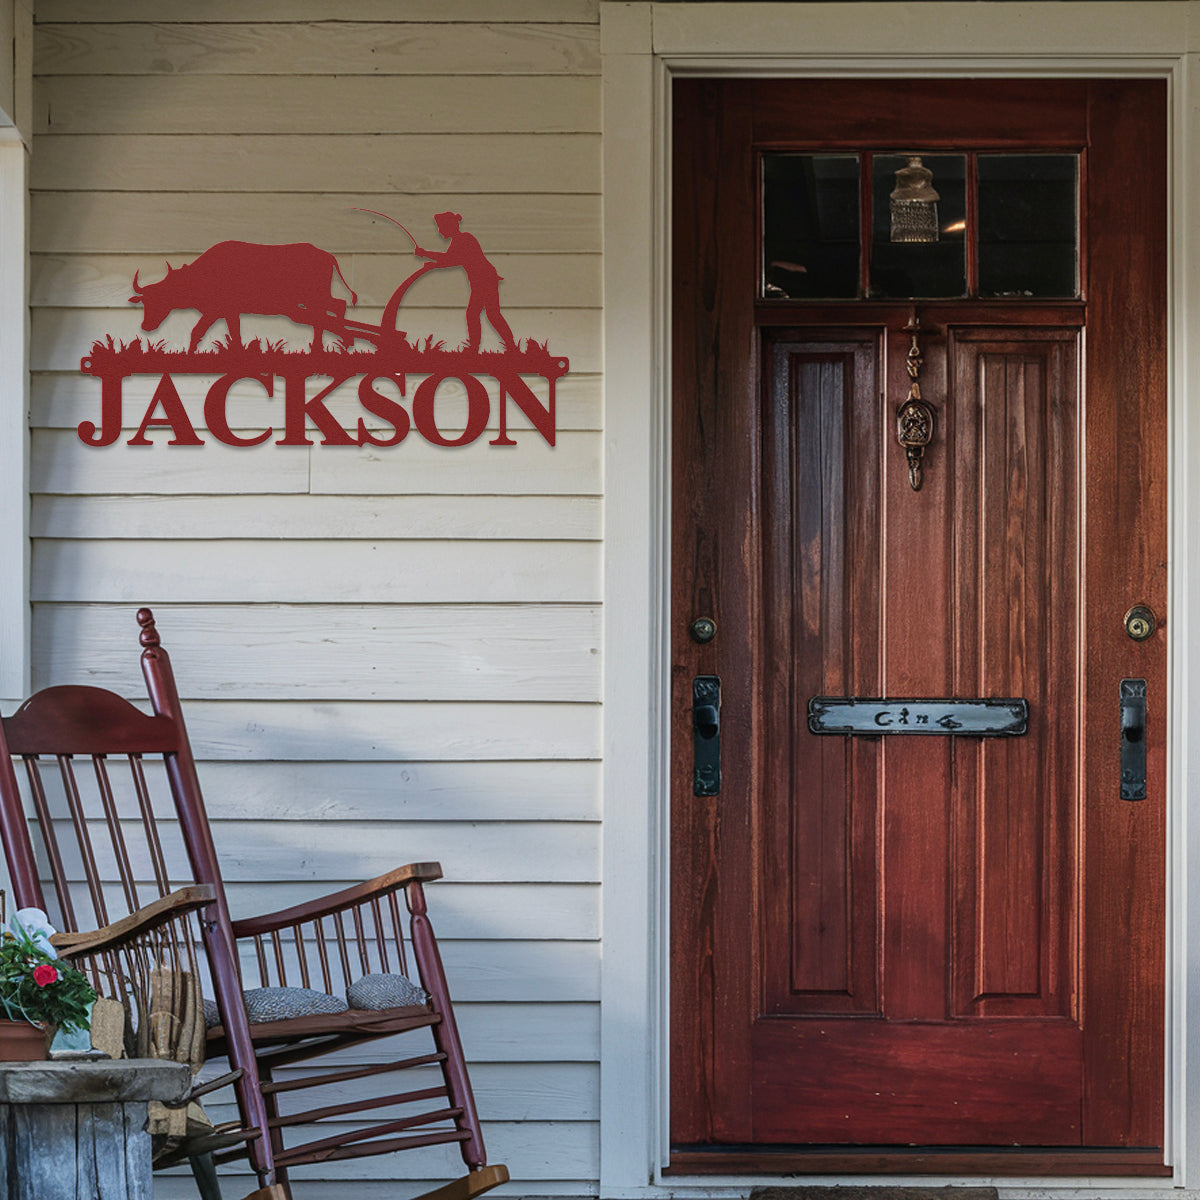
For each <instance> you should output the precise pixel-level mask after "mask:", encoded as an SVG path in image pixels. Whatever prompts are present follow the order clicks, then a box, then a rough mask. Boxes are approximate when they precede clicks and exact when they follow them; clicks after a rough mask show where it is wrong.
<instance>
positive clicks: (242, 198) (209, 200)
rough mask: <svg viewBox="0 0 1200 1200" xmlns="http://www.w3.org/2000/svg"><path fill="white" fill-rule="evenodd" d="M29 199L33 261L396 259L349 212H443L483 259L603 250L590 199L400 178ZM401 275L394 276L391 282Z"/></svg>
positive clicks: (425, 216) (391, 230) (595, 202)
mask: <svg viewBox="0 0 1200 1200" xmlns="http://www.w3.org/2000/svg"><path fill="white" fill-rule="evenodd" d="M163 169H164V170H166V169H167V165H166V164H165V163H164V165H163ZM36 197H37V198H36V201H35V202H34V204H33V209H32V212H31V214H30V234H29V237H30V248H31V250H32V251H33V252H34V253H38V254H41V253H46V254H137V255H143V254H144V255H146V256H147V258H148V260H149V261H150V262H151V263H154V262H155V261H156V260H158V259H160V258H162V257H171V256H174V257H176V258H179V257H180V256H186V257H192V256H194V255H197V254H199V253H200V252H201V251H202V250H204V249H206V248H207V247H209V246H211V245H213V244H214V243H215V242H223V241H227V240H230V239H233V240H241V241H249V242H264V243H267V244H274V243H279V242H288V241H297V242H312V243H314V244H315V245H318V246H321V247H323V248H324V249H326V250H329V251H331V252H332V253H334V254H337V255H338V256H339V257H340V256H341V255H343V254H395V255H397V256H401V257H402V256H403V254H404V251H403V248H402V243H401V242H400V240H399V239H400V238H402V237H403V236H404V235H403V234H402V233H400V231H399V230H398V229H396V228H395V226H393V225H391V224H389V223H388V222H387V221H380V220H378V219H374V220H368V219H367V218H366V217H365V216H364V215H363V214H362V213H356V212H353V211H352V210H353V209H354V208H356V207H363V208H374V209H377V210H379V211H381V212H386V213H387V214H388V215H389V216H392V217H394V218H395V219H396V220H398V221H403V222H404V224H405V225H409V220H405V218H406V217H407V218H409V219H410V220H412V221H413V223H414V224H415V223H418V222H424V223H425V228H428V227H429V224H430V223H431V220H432V217H433V214H434V213H437V212H441V211H443V210H445V209H449V208H452V209H453V210H454V211H455V212H457V213H460V214H461V215H462V218H463V227H464V228H465V229H469V230H470V232H471V233H473V234H474V235H475V236H476V237H477V238H478V239H479V240H480V242H481V243H482V245H483V247H484V250H485V251H486V252H487V254H489V255H492V254H497V255H498V254H571V253H577V254H599V253H600V252H601V249H602V245H601V232H600V197H599V196H593V195H583V196H580V195H573V194H569V193H548V192H547V193H533V192H531V193H529V194H517V195H508V194H503V193H498V194H488V195H473V196H468V197H464V196H462V195H461V194H459V193H455V192H449V193H445V192H438V193H430V194H425V193H421V194H415V193H411V192H409V191H408V190H407V188H406V186H405V183H404V177H403V175H402V174H401V175H399V177H398V179H397V186H396V189H395V191H394V192H390V193H388V194H386V195H379V194H377V193H374V192H368V191H361V190H360V191H353V192H347V191H342V192H335V193H321V194H315V195H314V194H303V195H301V194H293V193H280V192H274V193H239V192H221V193H219V194H211V193H199V194H198V193H193V192H172V191H163V192H154V191H153V190H146V191H139V192H138V193H136V194H130V193H128V192H121V191H112V192H86V193H79V192H39V193H37V194H36ZM409 228H410V229H411V228H412V226H411V225H409ZM413 232H414V234H415V233H416V231H415V230H413ZM430 240H431V241H432V239H430ZM428 248H429V249H436V245H435V246H431V247H428ZM409 261H412V260H409ZM414 266H415V264H414ZM406 273H407V272H405V271H404V269H403V268H401V269H400V270H399V271H397V276H396V281H397V283H398V282H399V281H400V280H401V279H403V278H404V276H405V274H406ZM504 282H505V283H507V282H508V278H507V277H506V278H505V281H504ZM501 287H503V284H502V285H501ZM123 302H124V298H123V297H121V296H120V295H119V294H116V295H114V296H113V303H123Z"/></svg>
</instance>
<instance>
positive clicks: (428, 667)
mask: <svg viewBox="0 0 1200 1200" xmlns="http://www.w3.org/2000/svg"><path fill="white" fill-rule="evenodd" d="M159 615H160V617H161V618H162V619H163V621H164V625H169V627H170V628H171V629H172V630H173V633H172V640H171V646H172V649H171V657H172V660H173V662H174V664H175V669H176V674H177V675H178V677H179V687H180V693H181V695H182V696H183V698H184V699H191V698H192V697H195V698H196V699H210V700H212V699H262V700H272V699H285V698H296V699H307V700H312V699H342V698H355V699H361V700H369V699H381V700H505V701H522V700H543V701H545V700H563V701H578V702H584V703H595V702H597V701H598V700H599V690H600V670H599V667H600V661H599V659H600V655H599V642H600V622H599V613H598V611H597V610H596V609H595V608H594V607H591V606H585V605H528V606H518V605H474V606H472V605H453V604H446V605H432V606H422V605H403V606H391V605H374V606H370V607H364V606H356V605H343V606H336V605H324V604H306V605H257V606H246V605H234V604H231V605H207V606H178V607H176V606H169V607H168V606H163V607H162V608H161V609H160V610H159ZM113 616H114V614H113V612H112V610H111V609H109V608H108V607H107V606H100V605H41V604H39V605H35V606H34V614H33V625H34V629H33V675H34V681H35V684H36V685H37V686H42V685H43V681H50V680H56V681H59V682H61V681H62V680H65V679H74V680H75V681H77V682H86V683H90V684H92V685H94V686H96V687H106V688H111V689H112V690H113V691H116V692H120V693H123V694H126V695H131V696H136V695H140V694H143V692H144V684H143V682H142V679H141V675H140V671H139V669H138V665H137V660H136V659H135V658H134V657H133V656H132V655H131V654H130V653H129V647H128V637H127V635H126V633H125V622H124V621H121V622H120V625H121V629H120V635H121V636H119V637H117V636H115V635H116V632H117V631H116V628H115V627H116V624H117V622H116V621H115V620H114V619H113ZM347 681H350V682H349V683H348V682H347ZM348 692H349V693H352V697H347V695H346V693H348ZM358 737H359V738H360V739H361V740H363V741H369V740H370V732H369V730H367V729H363V730H362V731H361V732H360V733H359V734H358Z"/></svg>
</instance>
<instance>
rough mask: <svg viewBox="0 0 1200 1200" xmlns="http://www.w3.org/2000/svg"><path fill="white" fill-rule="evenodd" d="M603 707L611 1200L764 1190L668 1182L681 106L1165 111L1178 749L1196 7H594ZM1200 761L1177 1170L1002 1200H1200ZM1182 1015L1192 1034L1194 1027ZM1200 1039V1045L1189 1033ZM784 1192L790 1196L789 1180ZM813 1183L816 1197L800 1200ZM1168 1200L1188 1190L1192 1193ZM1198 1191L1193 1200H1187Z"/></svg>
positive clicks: (1191, 570)
mask: <svg viewBox="0 0 1200 1200" xmlns="http://www.w3.org/2000/svg"><path fill="white" fill-rule="evenodd" d="M600 9H601V51H602V95H603V105H604V126H603V128H604V149H603V154H604V163H603V201H604V284H605V310H604V311H605V333H604V388H605V497H606V499H605V506H606V520H605V527H606V536H605V563H606V570H605V595H604V629H605V643H604V644H605V686H604V721H605V735H604V778H605V782H604V855H603V868H602V869H603V874H602V878H603V883H604V902H603V930H602V932H603V946H604V957H603V973H602V982H601V1002H602V1014H601V1109H600V1111H601V1125H600V1162H601V1178H600V1194H601V1196H603V1197H605V1198H606V1200H607V1198H610V1197H611V1198H613V1200H618V1198H623V1197H627V1198H634V1197H643V1196H645V1197H656V1196H682V1197H688V1196H695V1197H715V1196H721V1195H739V1194H745V1192H746V1190H747V1189H748V1188H749V1187H750V1186H764V1185H768V1184H771V1183H784V1182H787V1181H786V1180H784V1179H771V1178H767V1177H754V1178H748V1177H732V1176H731V1177H719V1178H718V1177H712V1178H709V1177H706V1178H696V1179H680V1178H679V1177H666V1178H664V1177H663V1176H662V1174H661V1167H662V1165H663V1164H664V1163H665V1161H666V1131H667V1119H666V1113H667V1088H666V1078H667V1065H668V1064H667V1018H666V1012H667V994H666V987H667V984H666V980H667V970H666V961H667V954H668V952H669V946H668V931H669V925H668V922H667V912H666V894H667V890H668V889H667V880H668V870H669V863H668V861H667V846H668V838H667V832H668V829H667V818H668V803H667V795H668V792H667V778H666V772H667V745H668V736H667V729H668V713H667V712H666V705H665V703H664V699H665V696H666V694H667V671H668V668H669V661H668V645H669V638H668V636H667V628H666V623H667V613H668V607H669V597H670V588H669V566H670V563H669V548H670V539H669V479H670V441H669V434H668V429H669V422H668V413H669V396H670V377H669V355H668V341H667V332H668V329H669V315H670V296H669V294H668V289H667V286H666V281H667V280H668V279H669V274H668V248H669V244H670V239H669V230H670V197H669V178H670V170H669V168H670V148H669V128H670V84H671V80H672V79H673V78H674V77H676V76H679V75H688V74H691V75H737V74H742V75H745V74H756V75H775V76H789V75H790V76H797V75H806V74H823V75H829V74H837V75H846V76H855V75H861V76H866V75H893V76H902V75H903V76H935V75H943V76H948V75H964V74H969V75H984V74H990V75H1006V76H1022V75H1028V76H1072V75H1074V76H1105V75H1112V76H1153V77H1159V78H1165V79H1166V80H1167V81H1168V85H1169V88H1170V105H1171V117H1170V137H1171V158H1170V161H1171V183H1170V202H1171V212H1170V224H1169V230H1170V232H1169V236H1170V238H1171V249H1172V254H1171V270H1170V280H1169V282H1170V289H1171V301H1170V303H1171V307H1170V317H1169V322H1170V329H1169V334H1170V364H1169V372H1170V374H1169V378H1170V381H1171V395H1170V401H1169V403H1170V408H1169V416H1168V420H1169V423H1170V429H1169V433H1170V466H1171V492H1170V552H1171V599H1172V607H1171V612H1170V613H1169V614H1168V628H1170V629H1171V630H1172V651H1171V656H1172V657H1171V668H1170V672H1171V702H1170V711H1169V714H1168V720H1169V723H1170V729H1171V730H1172V731H1174V730H1184V729H1187V728H1188V718H1189V717H1190V716H1191V715H1192V714H1193V713H1194V712H1195V707H1194V706H1193V705H1192V704H1191V703H1190V694H1191V689H1192V687H1193V686H1194V681H1196V680H1197V679H1200V674H1198V670H1197V669H1198V668H1200V587H1195V586H1191V585H1190V582H1189V581H1190V580H1192V579H1195V578H1197V577H1200V469H1195V468H1193V469H1192V470H1191V471H1188V470H1186V465H1187V464H1192V463H1200V412H1197V411H1195V408H1196V406H1195V405H1193V404H1192V403H1191V401H1190V397H1191V396H1193V395H1196V396H1200V333H1198V334H1196V335H1193V336H1191V337H1189V336H1188V334H1189V330H1188V325H1189V315H1190V314H1196V313H1200V271H1197V270H1196V269H1195V264H1197V262H1200V203H1198V202H1197V199H1196V198H1197V197H1198V196H1200V153H1198V152H1197V149H1196V148H1200V53H1197V52H1198V51H1200V0H1151V2H1139V3H1110V2H1104V0H1100V2H1095V0H1035V2H1015V0H1014V2H1007V3H977V2H967V3H960V2H958V0H925V2H923V3H907V2H904V3H900V2H890V3H889V2H869V3H841V2H832V3H829V2H823V3H806V2H802V3H704V4H688V3H652V2H636V3H624V2H618V0H601V5H600ZM1194 741H1195V739H1189V738H1188V737H1181V736H1173V735H1172V736H1171V737H1170V739H1169V746H1168V809H1169V811H1168V821H1167V837H1168V864H1167V877H1168V930H1167V937H1168V954H1167V958H1168V972H1169V978H1168V980H1167V998H1168V999H1167V1003H1168V1012H1167V1073H1166V1077H1167V1096H1166V1107H1167V1130H1166V1139H1167V1142H1166V1144H1167V1154H1168V1161H1170V1162H1172V1163H1173V1164H1174V1166H1175V1174H1174V1177H1173V1178H1172V1179H1159V1180H1145V1179H1126V1180H1119V1181H1118V1180H1110V1179H1102V1178H1097V1179H1095V1180H1090V1181H1089V1180H1086V1179H1082V1178H1080V1179H1062V1178H1056V1179H1046V1178H1043V1179H1029V1180H1018V1179H991V1180H984V1179H980V1178H971V1179H967V1178H964V1179H962V1180H955V1179H953V1178H948V1177H938V1178H937V1179H936V1180H933V1179H930V1178H929V1177H926V1178H925V1179H924V1180H918V1179H916V1178H913V1179H905V1178H898V1177H895V1176H890V1177H887V1178H879V1177H853V1178H851V1177H838V1178H837V1179H836V1180H833V1179H826V1180H824V1182H843V1183H850V1182H853V1183H858V1184H871V1183H878V1184H880V1185H884V1184H890V1185H893V1186H894V1185H896V1184H900V1183H904V1182H911V1183H916V1182H925V1183H940V1184H950V1183H953V1182H964V1183H966V1182H974V1183H981V1182H988V1183H992V1184H994V1185H995V1186H997V1187H998V1188H999V1189H1000V1194H1001V1196H1003V1197H1006V1198H1008V1197H1011V1198H1013V1200H1016V1198H1018V1197H1035V1196H1036V1197H1046V1198H1058V1197H1062V1198H1064V1200H1065V1198H1066V1197H1083V1196H1087V1197H1102V1196H1111V1197H1114V1198H1116V1197H1129V1196H1137V1197H1139V1198H1142V1197H1145V1198H1146V1200H1151V1198H1155V1200H1157V1198H1158V1197H1163V1198H1166V1197H1179V1196H1181V1195H1184V1196H1190V1195H1193V1194H1195V1195H1198V1196H1200V1151H1197V1152H1196V1153H1192V1154H1189V1146H1200V1083H1198V1081H1200V1058H1198V1057H1197V1056H1198V1054H1200V1050H1198V1049H1197V1047H1200V1037H1197V1038H1196V1039H1191V1040H1189V1039H1188V1037H1187V1036H1186V1035H1187V1032H1188V1029H1189V1026H1191V1025H1193V1024H1194V1023H1196V1022H1200V987H1197V988H1191V989H1189V987H1188V982H1189V975H1191V974H1193V973H1194V972H1195V971H1196V969H1197V966H1200V964H1197V965H1193V964H1192V959H1200V953H1197V954H1193V953H1192V952H1191V947H1192V946H1194V945H1197V939H1196V938H1195V937H1193V936H1192V933H1193V931H1195V930H1198V929H1200V923H1198V922H1200V900H1197V899H1196V898H1195V897H1193V896H1190V895H1189V889H1188V879H1189V877H1193V876H1196V875H1197V873H1198V872H1200V822H1196V823H1195V827H1194V828H1192V827H1191V826H1190V825H1189V823H1188V821H1187V809H1188V801H1189V799H1191V798H1193V797H1194V798H1195V799H1196V800H1197V801H1198V802H1200V754H1198V753H1197V751H1196V750H1195V749H1192V748H1191V746H1190V743H1191V742H1194ZM1189 1003H1190V1004H1191V1011H1189ZM1196 1028H1197V1029H1200V1024H1197V1025H1196ZM793 1182H794V1180H793ZM810 1182H813V1183H817V1182H822V1180H820V1179H818V1178H813V1179H812V1180H810ZM1180 1189H1186V1190H1185V1191H1181V1190H1180ZM1193 1189H1195V1191H1193Z"/></svg>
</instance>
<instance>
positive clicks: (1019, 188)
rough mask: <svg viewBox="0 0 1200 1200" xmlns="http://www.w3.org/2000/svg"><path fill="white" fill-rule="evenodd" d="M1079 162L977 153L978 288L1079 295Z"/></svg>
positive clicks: (991, 292) (995, 292)
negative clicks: (1077, 232)
mask: <svg viewBox="0 0 1200 1200" xmlns="http://www.w3.org/2000/svg"><path fill="white" fill-rule="evenodd" d="M1078 196H1079V160H1078V158H1077V156H1076V155H1074V154H981V155H980V156H979V294H980V295H981V296H1061V297H1073V296H1078V295H1079V253H1078V239H1077V236H1076V227H1077V225H1078Z"/></svg>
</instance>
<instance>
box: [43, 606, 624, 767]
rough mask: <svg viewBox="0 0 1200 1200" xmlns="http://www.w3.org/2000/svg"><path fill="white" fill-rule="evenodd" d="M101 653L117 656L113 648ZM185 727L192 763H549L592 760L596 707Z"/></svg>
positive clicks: (200, 710) (378, 709)
mask: <svg viewBox="0 0 1200 1200" xmlns="http://www.w3.org/2000/svg"><path fill="white" fill-rule="evenodd" d="M128 615H129V616H130V617H131V616H132V614H128ZM159 629H160V631H161V632H162V633H163V639H164V640H163V644H164V645H168V643H170V645H171V647H172V649H173V647H174V621H173V619H171V618H170V617H169V616H168V615H167V614H160V620H159ZM168 629H170V635H169V636H168V633H167V630H168ZM135 651H136V646H126V647H125V648H124V652H125V653H126V654H128V655H129V656H130V658H131V659H132V658H133V657H134V656H135V653H134V652H135ZM110 652H111V653H112V654H114V655H117V654H119V653H120V651H119V650H118V649H117V648H116V647H114V646H110ZM65 678H66V677H64V678H63V679H60V680H57V682H64V681H65ZM46 682H55V680H48V681H46ZM139 682H140V681H139ZM180 687H181V690H182V691H184V693H185V694H186V693H187V692H188V691H190V690H191V689H190V685H187V684H186V683H185V681H183V679H182V677H181V681H180ZM139 692H140V693H141V694H142V695H144V694H145V690H144V688H142V687H140V686H137V685H135V687H134V689H133V690H132V691H131V692H130V693H129V694H130V695H131V696H133V697H134V698H137V697H138V694H139ZM187 723H188V733H189V735H190V736H191V739H192V746H193V748H194V750H195V753H196V757H197V758H198V759H201V760H204V759H211V760H236V761H275V762H278V761H284V760H295V761H300V762H303V761H328V760H331V759H337V760H339V761H349V762H378V761H402V762H407V761H427V760H428V759H430V758H431V757H435V758H438V759H439V760H445V761H452V762H475V761H490V760H493V759H526V760H529V761H536V762H547V763H548V762H556V761H559V760H566V759H598V758H599V757H600V739H601V714H600V706H599V705H598V704H578V703H568V704H542V703H537V702H529V701H525V702H522V703H520V704H511V703H509V704H503V705H500V704H491V703H487V702H483V703H479V702H474V703H447V704H442V703H437V702H435V701H429V700H421V701H418V702H415V703H388V702H382V701H375V702H366V701H362V700H353V699H352V700H339V701H332V702H327V703H316V702H311V701H310V702H300V703H298V702H296V701H294V700H288V701H279V700H274V701H272V700H253V701H229V700H209V701H204V700H199V701H197V700H192V701H189V703H188V711H187Z"/></svg>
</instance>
